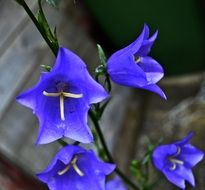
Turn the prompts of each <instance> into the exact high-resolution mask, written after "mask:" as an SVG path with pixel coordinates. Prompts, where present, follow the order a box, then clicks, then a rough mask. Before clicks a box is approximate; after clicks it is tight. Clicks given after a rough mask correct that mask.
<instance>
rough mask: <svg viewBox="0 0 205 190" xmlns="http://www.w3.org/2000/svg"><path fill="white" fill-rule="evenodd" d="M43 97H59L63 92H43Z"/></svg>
mask: <svg viewBox="0 0 205 190" xmlns="http://www.w3.org/2000/svg"><path fill="white" fill-rule="evenodd" d="M43 95H45V96H51V97H58V96H60V95H61V92H56V93H55V92H54V93H48V92H46V91H43Z"/></svg>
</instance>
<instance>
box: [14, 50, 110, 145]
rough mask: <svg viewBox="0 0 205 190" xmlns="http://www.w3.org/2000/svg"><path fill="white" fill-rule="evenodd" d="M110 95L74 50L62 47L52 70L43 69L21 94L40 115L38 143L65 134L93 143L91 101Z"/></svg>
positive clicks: (53, 139)
mask: <svg viewBox="0 0 205 190" xmlns="http://www.w3.org/2000/svg"><path fill="white" fill-rule="evenodd" d="M107 97H108V94H107V92H106V91H105V90H104V89H103V87H102V86H101V85H100V84H98V83H97V82H95V81H94V80H93V79H92V77H91V76H90V75H89V73H88V71H87V69H86V65H85V64H84V62H83V61H82V60H81V59H80V58H79V57H78V56H77V55H75V54H74V53H73V52H71V51H69V50H68V49H65V48H60V49H59V52H58V56H57V59H56V63H55V65H54V67H53V69H52V70H51V72H47V73H42V75H41V77H40V80H39V82H38V83H37V84H36V85H35V86H34V87H33V88H31V89H29V90H27V91H25V92H23V93H22V94H20V95H19V96H18V97H17V101H18V102H19V103H21V104H23V105H24V106H27V107H29V108H31V109H32V110H33V112H34V114H36V116H37V117H38V119H39V123H40V129H39V135H38V139H37V144H45V143H49V142H52V141H55V140H57V139H59V138H61V137H64V136H65V137H69V138H71V139H73V140H76V141H79V142H82V143H90V142H92V141H93V136H92V134H91V132H90V129H89V127H88V125H87V113H88V110H89V109H90V106H91V104H93V103H98V102H100V101H102V100H104V99H105V98H107Z"/></svg>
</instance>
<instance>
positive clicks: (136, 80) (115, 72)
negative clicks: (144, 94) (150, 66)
mask: <svg viewBox="0 0 205 190" xmlns="http://www.w3.org/2000/svg"><path fill="white" fill-rule="evenodd" d="M107 72H108V74H109V75H110V78H111V79H112V81H114V82H115V83H117V84H120V85H125V86H130V87H136V86H137V87H138V86H143V85H146V84H147V80H146V75H145V73H144V72H143V70H142V69H141V68H140V67H139V66H138V65H137V64H136V63H135V62H134V58H133V55H130V56H122V57H121V58H119V59H117V60H115V61H114V60H110V62H108V64H107Z"/></svg>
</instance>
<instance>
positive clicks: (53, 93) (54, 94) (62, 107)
mask: <svg viewBox="0 0 205 190" xmlns="http://www.w3.org/2000/svg"><path fill="white" fill-rule="evenodd" d="M43 95H45V96H48V97H58V96H60V117H61V120H62V121H64V120H65V108H64V97H66V98H82V97H83V94H73V93H69V92H63V91H61V92H56V93H55V92H51V93H49V92H46V91H43Z"/></svg>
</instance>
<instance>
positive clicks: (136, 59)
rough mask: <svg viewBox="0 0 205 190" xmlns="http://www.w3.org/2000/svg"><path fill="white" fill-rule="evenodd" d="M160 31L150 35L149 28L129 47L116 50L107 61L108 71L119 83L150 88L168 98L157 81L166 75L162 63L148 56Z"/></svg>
mask: <svg viewBox="0 0 205 190" xmlns="http://www.w3.org/2000/svg"><path fill="white" fill-rule="evenodd" d="M157 34H158V32H155V33H154V35H153V36H151V37H149V28H148V26H147V25H144V29H143V31H142V33H141V34H140V35H139V37H138V38H137V39H136V40H135V41H134V42H132V43H131V44H130V45H128V46H127V47H125V48H123V49H121V50H119V51H117V52H115V53H114V54H113V55H112V56H111V57H110V58H109V59H108V62H107V72H108V74H109V76H110V78H111V79H112V81H114V82H115V83H117V84H120V85H123V86H129V87H135V88H141V89H145V90H149V91H152V92H155V93H157V94H159V95H160V96H161V97H162V98H164V99H166V96H165V94H164V92H163V91H162V90H161V89H160V88H159V86H157V85H156V83H157V82H158V81H159V80H160V79H161V78H162V77H163V76H164V71H163V68H162V67H161V65H160V64H159V63H158V62H157V61H156V60H154V59H153V58H151V57H150V56H148V53H149V52H150V49H151V47H152V45H153V43H154V41H155V39H156V37H157Z"/></svg>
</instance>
